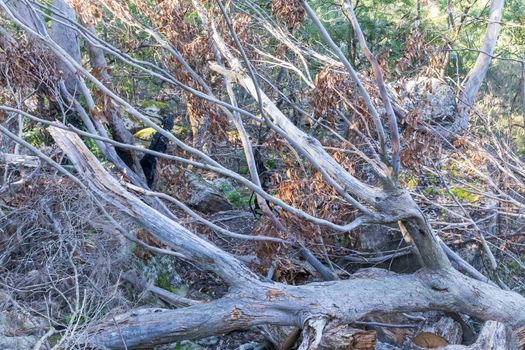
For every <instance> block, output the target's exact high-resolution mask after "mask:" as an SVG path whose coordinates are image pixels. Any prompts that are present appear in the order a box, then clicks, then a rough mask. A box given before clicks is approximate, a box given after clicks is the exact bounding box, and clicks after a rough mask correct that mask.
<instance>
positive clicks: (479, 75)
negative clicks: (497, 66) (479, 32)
mask: <svg viewBox="0 0 525 350" xmlns="http://www.w3.org/2000/svg"><path fill="white" fill-rule="evenodd" d="M504 5H505V0H492V4H491V5H490V12H489V24H488V25H487V31H486V32H485V37H484V38H483V44H482V45H481V48H480V53H479V55H478V58H477V59H476V63H475V64H474V67H472V69H471V70H470V72H469V73H468V75H467V78H466V80H465V82H464V83H463V86H462V87H461V90H462V91H461V94H460V96H459V100H458V111H459V114H460V116H459V120H458V122H459V130H464V129H466V128H467V126H468V120H469V116H470V113H471V111H472V108H473V105H474V102H475V101H476V95H477V94H478V91H479V88H480V87H481V84H482V83H483V80H484V79H485V76H486V75H487V71H488V69H489V65H490V62H491V61H492V56H493V54H494V49H495V48H496V43H497V41H498V36H499V31H500V28H501V23H500V21H501V16H502V15H503V7H504ZM453 131H457V130H453Z"/></svg>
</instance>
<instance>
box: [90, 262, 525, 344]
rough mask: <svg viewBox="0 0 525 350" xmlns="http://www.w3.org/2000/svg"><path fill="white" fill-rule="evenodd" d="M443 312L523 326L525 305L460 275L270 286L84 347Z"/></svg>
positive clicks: (101, 330)
mask: <svg viewBox="0 0 525 350" xmlns="http://www.w3.org/2000/svg"><path fill="white" fill-rule="evenodd" d="M429 309H438V310H444V311H454V312H461V313H465V314H469V315H471V316H474V317H477V318H480V319H485V320H487V319H494V320H498V321H501V322H506V323H508V324H509V325H511V326H512V327H519V326H521V325H523V324H525V298H523V297H521V296H520V295H518V294H516V293H513V292H508V291H503V290H501V289H498V288H497V287H493V286H490V285H488V284H485V283H483V282H479V281H475V280H472V279H470V278H468V277H465V276H463V275H461V274H459V273H457V272H451V273H443V272H434V271H429V270H422V271H420V272H418V273H416V274H413V275H396V274H391V273H387V275H386V276H382V277H378V276H375V277H372V278H371V277H367V278H354V279H350V280H346V281H338V282H327V283H315V284H310V285H304V286H286V285H281V284H265V285H262V286H259V287H258V288H255V289H252V290H245V291H244V292H243V293H239V294H237V293H236V294H231V295H229V296H226V297H224V298H222V299H219V300H216V301H213V302H211V303H208V304H205V305H196V306H191V307H188V308H184V309H179V310H159V309H155V310H150V311H149V312H145V313H144V312H141V313H137V314H133V313H130V314H126V315H123V316H121V317H118V319H116V320H113V319H111V320H108V321H107V322H106V323H103V324H101V325H100V327H98V329H96V330H93V331H92V332H91V333H90V336H88V337H87V338H83V339H80V342H88V343H91V344H96V345H98V346H106V347H107V348H110V349H124V348H125V346H124V344H123V343H122V339H125V341H126V346H127V348H128V349H131V348H151V347H152V346H153V345H155V344H161V343H168V342H173V341H177V340H182V339H197V338H203V337H207V336H210V335H214V334H223V333H227V332H230V331H233V330H241V329H248V328H250V327H253V326H257V325H262V324H272V325H279V326H297V327H304V325H305V323H306V322H307V321H308V320H310V319H312V318H314V317H315V318H319V317H326V318H328V319H330V320H331V322H332V323H335V324H338V323H340V324H344V323H352V322H354V321H356V320H359V319H361V318H363V317H366V316H367V315H369V314H371V313H374V312H380V313H392V312H409V311H422V310H429Z"/></svg>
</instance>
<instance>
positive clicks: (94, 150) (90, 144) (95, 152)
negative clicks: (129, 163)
mask: <svg viewBox="0 0 525 350" xmlns="http://www.w3.org/2000/svg"><path fill="white" fill-rule="evenodd" d="M84 143H85V144H86V146H87V148H88V149H89V150H90V151H91V153H93V155H94V156H95V157H97V158H98V159H100V160H104V159H105V158H104V155H103V154H102V151H100V148H98V146H97V144H96V142H95V141H94V140H93V139H90V138H85V139H84Z"/></svg>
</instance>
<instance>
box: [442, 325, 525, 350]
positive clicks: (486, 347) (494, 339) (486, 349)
mask: <svg viewBox="0 0 525 350" xmlns="http://www.w3.org/2000/svg"><path fill="white" fill-rule="evenodd" d="M443 349H444V350H521V349H522V348H519V347H518V342H517V339H516V336H515V335H513V334H512V330H511V329H509V327H507V326H505V325H504V324H502V323H500V322H494V321H489V322H487V323H485V325H484V326H483V328H482V329H481V332H480V334H479V336H478V339H477V340H476V342H475V343H474V344H472V345H468V346H465V345H449V346H446V347H444V348H443Z"/></svg>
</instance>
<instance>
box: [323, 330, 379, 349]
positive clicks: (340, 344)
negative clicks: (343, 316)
mask: <svg viewBox="0 0 525 350" xmlns="http://www.w3.org/2000/svg"><path fill="white" fill-rule="evenodd" d="M376 341H377V334H376V332H375V331H366V330H363V329H356V328H352V327H350V326H347V325H339V326H336V327H328V328H327V329H325V331H324V333H323V338H322V340H321V343H320V344H319V350H373V349H375V347H376Z"/></svg>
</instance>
